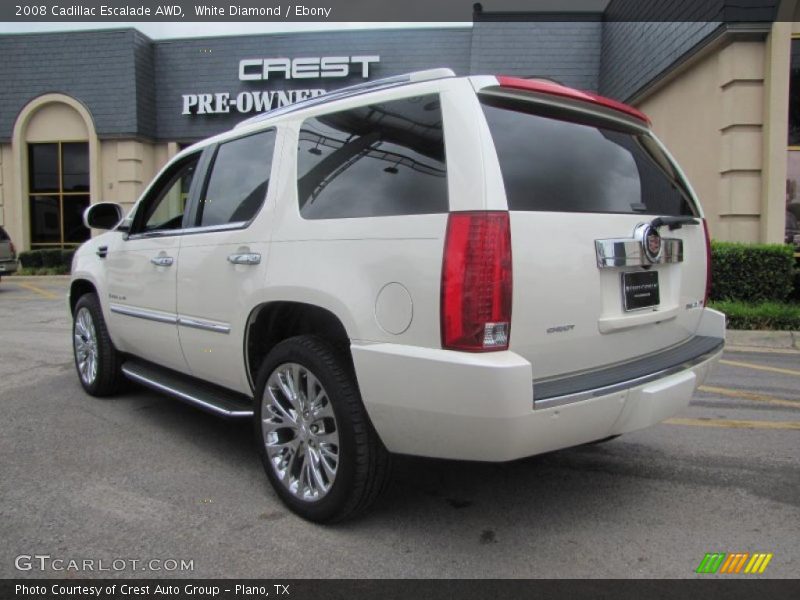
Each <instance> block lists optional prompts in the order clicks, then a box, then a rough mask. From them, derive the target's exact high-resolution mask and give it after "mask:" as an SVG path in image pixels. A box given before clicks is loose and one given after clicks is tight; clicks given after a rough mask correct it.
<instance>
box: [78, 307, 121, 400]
mask: <svg viewBox="0 0 800 600" xmlns="http://www.w3.org/2000/svg"><path fill="white" fill-rule="evenodd" d="M72 351H73V355H74V357H75V368H76V369H77V371H78V379H79V380H80V382H81V385H82V386H83V389H84V390H86V393H87V394H90V395H91V396H99V397H102V396H110V395H112V394H114V393H115V392H116V391H118V390H119V388H120V387H121V384H122V382H123V381H124V380H125V376H124V375H123V374H122V370H121V366H122V357H121V356H120V353H119V352H118V351H117V349H116V348H115V347H114V344H113V342H112V341H111V336H109V334H108V328H107V327H106V322H105V319H103V310H102V308H101V307H100V300H98V298H97V295H96V294H93V293H89V294H84V295H83V296H81V297H80V298H79V299H78V302H77V303H76V304H75V312H74V314H73V320H72Z"/></svg>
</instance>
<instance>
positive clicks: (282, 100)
mask: <svg viewBox="0 0 800 600" xmlns="http://www.w3.org/2000/svg"><path fill="white" fill-rule="evenodd" d="M380 60H381V58H380V56H377V55H374V56H373V55H363V56H316V57H302V58H244V59H242V60H240V61H239V80H241V81H270V80H275V79H277V78H282V79H284V80H291V79H327V78H342V77H348V76H352V75H358V76H361V77H362V78H363V79H367V78H368V77H369V74H370V73H369V71H370V65H372V64H374V63H378V62H380ZM324 93H325V90H324V89H319V88H315V89H300V90H270V91H253V92H251V91H243V92H239V93H238V94H235V95H234V94H232V93H230V92H208V93H196V94H183V95H182V99H183V111H182V114H184V115H194V114H197V115H215V114H225V113H230V112H232V111H234V110H235V111H238V112H240V113H242V114H247V113H250V112H264V111H267V110H272V109H274V108H278V107H281V106H286V105H287V104H293V103H295V102H299V101H300V100H305V99H306V98H313V97H315V96H320V95H322V94H324Z"/></svg>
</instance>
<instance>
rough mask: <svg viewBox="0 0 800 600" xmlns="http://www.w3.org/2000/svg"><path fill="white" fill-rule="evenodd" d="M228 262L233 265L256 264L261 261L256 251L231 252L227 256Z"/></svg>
mask: <svg viewBox="0 0 800 600" xmlns="http://www.w3.org/2000/svg"><path fill="white" fill-rule="evenodd" d="M228 262H229V263H231V264H234V265H257V264H258V263H260V262H261V255H260V254H258V253H257V252H247V253H243V254H231V255H230V256H229V257H228Z"/></svg>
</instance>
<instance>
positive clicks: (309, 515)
mask: <svg viewBox="0 0 800 600" xmlns="http://www.w3.org/2000/svg"><path fill="white" fill-rule="evenodd" d="M292 364H294V365H300V367H302V368H303V369H306V370H307V371H308V372H310V373H311V374H312V375H313V376H314V377H315V378H316V379H317V380H318V382H319V384H321V386H322V387H323V388H324V391H325V392H326V394H327V398H328V400H329V402H330V406H331V408H332V409H333V414H334V416H335V428H336V430H337V432H338V436H339V437H338V467H337V470H336V474H335V477H334V478H333V482H332V484H330V488H329V490H328V491H327V493H326V494H325V495H324V496H322V497H321V498H319V499H314V500H304V499H302V498H299V497H298V496H297V495H295V494H293V493H292V492H291V491H289V489H288V488H287V486H285V485H284V484H283V483H282V482H281V480H280V477H279V476H278V474H277V472H276V467H273V465H272V463H271V462H270V458H269V454H268V452H267V448H266V442H267V440H266V437H265V435H266V434H265V432H264V427H263V426H262V419H263V418H264V417H262V411H263V410H265V409H264V404H265V403H264V402H263V398H264V393H265V391H266V388H267V382H268V381H269V379H270V376H271V375H272V374H273V372H274V371H276V369H278V368H279V367H286V366H287V365H292ZM307 389H308V388H307ZM255 398H256V400H255V410H254V426H255V434H256V440H257V441H258V451H259V454H260V456H261V460H262V463H263V465H264V469H265V471H266V472H267V477H268V478H269V480H270V483H271V484H272V487H273V488H274V489H275V492H276V493H277V494H278V496H279V497H280V499H281V500H282V501H283V503H284V504H286V506H287V507H289V509H291V510H292V511H293V512H295V513H296V514H298V515H299V516H301V517H303V518H304V519H308V520H309V521H314V522H317V523H332V522H338V521H343V520H345V519H349V518H352V517H355V516H356V515H358V514H360V513H362V512H364V511H365V510H367V509H368V508H369V507H370V505H372V504H373V502H374V501H375V500H376V499H377V498H378V497H379V496H380V494H381V492H382V491H383V490H384V489H385V487H386V483H387V481H388V479H389V472H390V455H389V452H388V451H387V450H386V448H385V447H384V445H383V443H382V442H381V440H380V438H379V437H378V434H377V432H376V431H375V429H374V428H373V426H372V423H371V422H370V420H369V417H368V416H367V412H366V410H365V409H364V405H363V403H362V401H361V395H360V394H359V391H358V385H357V384H356V378H355V374H354V372H353V367H352V363H351V361H350V357H349V355H348V352H347V350H346V349H343V348H338V347H336V346H334V345H333V344H331V343H329V342H328V341H326V340H324V339H322V338H320V337H317V336H310V335H309V336H305V335H304V336H298V337H293V338H289V339H287V340H284V341H283V342H281V343H279V344H277V345H276V346H275V347H274V348H273V349H272V351H271V352H270V353H269V355H268V356H267V357H266V358H265V359H264V363H263V364H262V366H261V368H260V370H259V373H258V377H257V380H256V395H255ZM269 416H270V413H269V412H267V417H269ZM312 427H313V426H312ZM307 443H308V442H307ZM297 455H298V456H301V454H300V452H297ZM302 456H303V461H305V460H306V456H307V454H304V455H302ZM300 464H302V463H300Z"/></svg>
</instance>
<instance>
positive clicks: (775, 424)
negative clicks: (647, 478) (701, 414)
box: [664, 417, 800, 430]
mask: <svg viewBox="0 0 800 600" xmlns="http://www.w3.org/2000/svg"><path fill="white" fill-rule="evenodd" d="M664 423H665V424H667V425H688V426H690V427H720V428H723V429H797V430H800V421H739V420H733V419H730V420H729V419H687V418H683V417H675V418H673V419H667V420H666V421H664Z"/></svg>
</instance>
